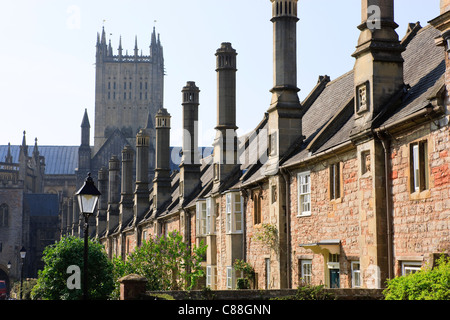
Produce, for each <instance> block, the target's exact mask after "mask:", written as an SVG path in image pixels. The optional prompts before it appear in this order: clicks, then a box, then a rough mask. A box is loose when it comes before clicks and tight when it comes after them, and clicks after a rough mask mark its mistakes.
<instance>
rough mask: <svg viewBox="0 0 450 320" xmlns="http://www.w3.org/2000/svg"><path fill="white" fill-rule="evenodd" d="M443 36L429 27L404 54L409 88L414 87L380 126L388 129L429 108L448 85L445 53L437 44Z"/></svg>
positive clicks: (423, 29)
mask: <svg viewBox="0 0 450 320" xmlns="http://www.w3.org/2000/svg"><path fill="white" fill-rule="evenodd" d="M439 35H440V32H439V31H438V30H436V29H435V28H433V27H432V26H430V25H428V26H426V27H424V28H422V29H421V30H420V31H419V32H418V33H417V35H416V36H415V37H414V38H413V39H412V40H411V42H410V43H409V45H408V47H407V49H406V51H405V52H404V53H403V58H404V60H405V63H404V65H403V68H404V81H405V84H408V85H410V86H411V89H410V90H409V91H408V94H407V95H406V96H405V97H404V98H403V102H402V103H401V104H400V105H399V106H398V108H396V110H395V112H393V113H391V114H390V115H389V116H388V117H385V119H384V121H383V122H381V124H380V126H387V125H389V124H392V123H394V122H396V121H398V120H401V119H403V118H405V117H407V116H409V115H411V114H413V113H415V112H417V111H419V110H420V109H423V108H425V107H426V106H427V105H428V104H429V100H428V98H430V95H431V93H432V92H433V91H435V90H436V87H437V86H442V85H443V84H444V83H443V75H444V73H445V60H444V58H445V55H444V50H443V49H442V47H438V46H436V44H435V42H434V38H436V37H437V36H439Z"/></svg>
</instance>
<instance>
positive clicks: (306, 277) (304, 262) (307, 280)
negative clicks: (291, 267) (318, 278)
mask: <svg viewBox="0 0 450 320" xmlns="http://www.w3.org/2000/svg"><path fill="white" fill-rule="evenodd" d="M305 266H306V267H307V268H308V270H306V271H309V273H306V272H305V269H304V267H305ZM300 280H301V281H302V282H303V283H304V284H306V285H310V284H311V283H312V259H301V260H300Z"/></svg>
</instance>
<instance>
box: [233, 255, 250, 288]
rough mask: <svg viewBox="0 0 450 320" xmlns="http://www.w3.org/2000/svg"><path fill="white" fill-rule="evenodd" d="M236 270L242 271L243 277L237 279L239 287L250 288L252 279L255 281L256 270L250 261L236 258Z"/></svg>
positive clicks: (234, 265)
mask: <svg viewBox="0 0 450 320" xmlns="http://www.w3.org/2000/svg"><path fill="white" fill-rule="evenodd" d="M233 267H234V270H236V271H241V272H242V275H243V277H242V278H238V279H237V283H236V286H237V288H238V289H250V281H254V277H255V270H254V269H253V267H252V266H251V264H249V263H248V262H245V261H244V260H239V259H236V260H235V261H234V264H233Z"/></svg>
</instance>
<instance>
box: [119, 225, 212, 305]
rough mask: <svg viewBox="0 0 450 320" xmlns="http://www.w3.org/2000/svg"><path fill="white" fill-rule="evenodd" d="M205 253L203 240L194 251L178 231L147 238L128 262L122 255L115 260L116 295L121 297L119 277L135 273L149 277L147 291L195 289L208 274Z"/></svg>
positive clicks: (129, 257) (130, 256) (128, 258)
mask: <svg viewBox="0 0 450 320" xmlns="http://www.w3.org/2000/svg"><path fill="white" fill-rule="evenodd" d="M205 253H206V245H204V244H203V243H201V244H200V246H198V247H197V246H194V248H193V249H192V251H191V250H190V248H189V246H188V245H187V244H186V243H185V242H184V241H183V237H182V236H181V234H180V233H178V232H176V231H174V232H172V233H170V234H169V235H168V236H167V237H157V238H153V239H150V240H148V241H144V242H143V243H142V245H141V246H140V247H139V248H136V250H135V251H133V252H132V253H131V254H130V255H129V256H128V257H127V259H126V260H125V261H123V259H121V258H115V259H114V260H113V262H114V271H113V274H114V279H115V280H116V289H115V293H114V296H115V297H117V296H118V288H119V287H118V284H117V280H118V279H119V278H121V277H123V276H126V275H128V274H131V273H135V274H139V275H141V276H143V277H145V278H146V279H147V290H151V291H162V290H179V289H181V290H191V289H192V288H193V287H194V286H195V285H196V284H197V280H198V279H199V278H200V277H202V276H204V271H203V269H202V267H201V262H202V261H203V259H204V256H205Z"/></svg>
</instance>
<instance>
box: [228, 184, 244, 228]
mask: <svg viewBox="0 0 450 320" xmlns="http://www.w3.org/2000/svg"><path fill="white" fill-rule="evenodd" d="M236 199H239V202H238V201H236ZM237 204H238V205H239V210H236V205H237ZM243 207H244V199H243V198H242V196H241V194H240V193H239V192H228V193H227V194H226V195H225V232H226V234H235V233H238V234H241V233H243ZM238 217H239V219H238ZM238 223H240V228H238V227H237V226H238Z"/></svg>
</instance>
